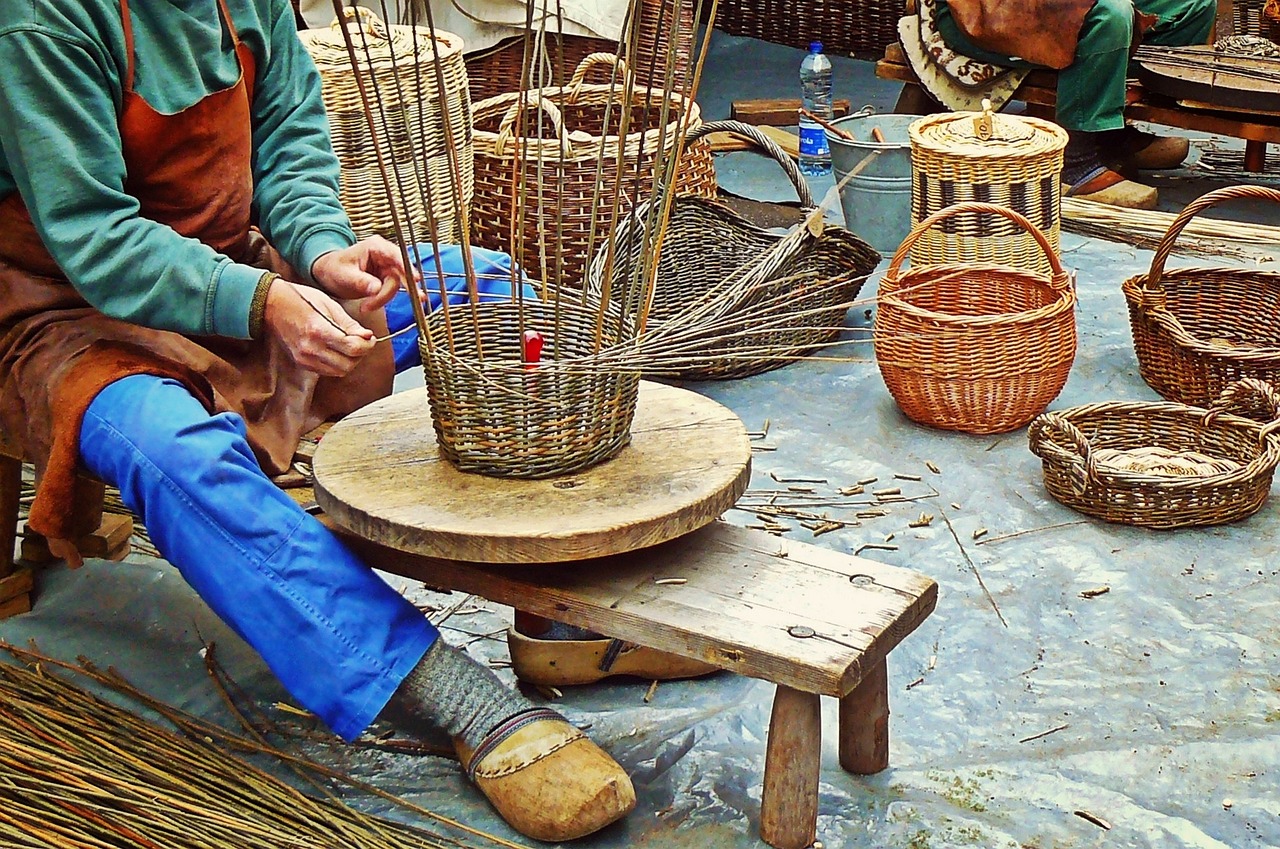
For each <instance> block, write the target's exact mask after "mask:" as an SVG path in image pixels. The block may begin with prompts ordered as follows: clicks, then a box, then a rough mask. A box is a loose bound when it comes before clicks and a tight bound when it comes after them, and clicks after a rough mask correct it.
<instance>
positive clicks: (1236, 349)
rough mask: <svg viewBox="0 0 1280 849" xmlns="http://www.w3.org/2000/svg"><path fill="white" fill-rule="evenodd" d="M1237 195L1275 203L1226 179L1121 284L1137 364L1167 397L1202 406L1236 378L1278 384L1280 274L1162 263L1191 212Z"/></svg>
mask: <svg viewBox="0 0 1280 849" xmlns="http://www.w3.org/2000/svg"><path fill="white" fill-rule="evenodd" d="M1237 198H1254V199H1261V200H1269V201H1272V202H1274V203H1280V191H1277V190H1276V189H1270V188H1264V187H1262V186H1230V187H1228V188H1224V189H1218V190H1217V191H1213V192H1209V193H1208V194H1206V195H1203V196H1201V197H1200V198H1198V199H1196V200H1195V201H1192V202H1191V203H1190V204H1188V205H1187V207H1186V208H1185V209H1184V210H1182V213H1181V214H1180V215H1179V216H1178V217H1177V218H1175V219H1174V221H1173V223H1172V224H1171V225H1170V226H1169V230H1168V232H1167V233H1165V235H1164V237H1163V238H1162V239H1161V240H1160V245H1159V246H1158V248H1157V249H1156V254H1155V256H1154V257H1153V258H1152V260H1151V269H1150V271H1149V272H1148V273H1146V274H1139V275H1136V276H1134V277H1130V278H1129V279H1128V280H1125V281H1124V283H1123V285H1122V287H1121V288H1122V290H1123V291H1124V296H1125V300H1126V301H1127V302H1128V305H1129V323H1130V327H1131V328H1132V330H1133V346H1134V351H1135V353H1136V354H1137V357H1138V370H1139V372H1140V373H1141V375H1142V379H1143V380H1145V381H1146V382H1147V383H1148V384H1150V386H1151V388H1152V389H1154V390H1156V391H1157V392H1159V393H1160V394H1161V395H1162V396H1164V397H1165V398H1167V399H1169V400H1170V401H1178V402H1181V403H1183V404H1191V405H1194V406H1198V407H1205V406H1208V405H1209V404H1211V403H1213V401H1214V399H1216V398H1217V397H1218V396H1219V395H1220V394H1221V393H1222V391H1223V390H1224V389H1225V388H1226V387H1228V386H1230V385H1231V384H1232V383H1235V382H1236V381H1237V380H1240V379H1241V378H1245V377H1255V378H1258V379H1259V380H1263V381H1266V382H1268V383H1273V384H1277V383H1280V273H1276V272H1274V271H1261V270H1257V269H1251V268H1196V267H1193V268H1180V269H1176V270H1173V271H1166V270H1165V267H1164V266H1165V262H1166V261H1167V260H1168V258H1169V254H1170V252H1171V251H1172V250H1173V247H1174V243H1175V242H1176V241H1177V238H1178V235H1179V234H1180V233H1181V232H1182V230H1183V229H1184V228H1185V227H1186V226H1187V224H1189V223H1190V221H1191V219H1192V218H1193V217H1195V215H1196V214H1197V213H1199V212H1202V211H1203V210H1205V209H1208V208H1209V207H1211V206H1215V205H1216V204H1219V203H1223V202H1225V201H1228V200H1233V199H1237Z"/></svg>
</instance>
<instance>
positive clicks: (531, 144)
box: [471, 53, 716, 291]
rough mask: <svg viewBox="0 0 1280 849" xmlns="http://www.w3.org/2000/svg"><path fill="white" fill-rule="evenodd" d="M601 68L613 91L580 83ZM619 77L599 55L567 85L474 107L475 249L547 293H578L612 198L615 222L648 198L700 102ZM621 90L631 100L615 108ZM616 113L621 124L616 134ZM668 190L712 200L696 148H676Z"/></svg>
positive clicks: (620, 71) (711, 172) (709, 172)
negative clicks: (535, 280) (498, 257)
mask: <svg viewBox="0 0 1280 849" xmlns="http://www.w3.org/2000/svg"><path fill="white" fill-rule="evenodd" d="M599 66H608V67H610V68H611V69H615V71H616V73H615V74H612V75H611V80H612V82H611V83H610V84H599V83H587V82H586V75H587V73H588V72H589V71H590V70H591V69H592V68H593V67H599ZM626 74H627V70H626V66H625V64H624V63H621V62H619V60H618V59H617V57H616V56H613V55H611V54H605V53H596V54H592V55H591V56H588V57H587V58H586V59H584V60H583V62H582V63H581V64H580V65H579V66H578V68H577V70H576V71H575V72H574V75H573V79H572V80H570V83H569V85H567V86H553V87H548V88H543V89H532V90H530V91H526V92H523V93H521V92H513V93H509V94H503V95H499V96H497V97H491V98H489V99H488V100H484V101H482V102H480V103H478V104H476V107H475V163H476V185H475V194H474V196H473V203H472V211H471V221H472V231H471V232H472V238H473V241H475V242H476V244H478V245H479V246H481V247H485V248H491V249H494V250H500V251H505V252H507V253H509V254H511V255H512V256H513V257H515V258H516V260H517V261H518V262H519V263H520V265H521V267H522V268H524V270H525V271H526V272H527V273H528V274H530V275H531V276H534V277H539V278H541V279H542V280H543V281H545V282H546V283H547V285H548V286H549V287H552V288H564V289H571V290H577V291H582V290H583V289H584V287H585V283H586V271H587V265H588V264H589V263H590V261H591V256H592V255H593V254H594V252H595V250H596V249H597V248H598V247H599V246H600V245H601V244H602V243H603V242H604V241H606V240H607V238H608V233H609V230H610V226H611V223H612V220H613V219H612V215H611V210H612V208H613V199H614V197H615V195H616V197H617V198H618V203H619V206H618V214H619V219H618V220H621V216H622V215H625V213H626V212H628V211H629V209H630V208H631V207H632V206H633V205H638V204H639V203H642V202H644V201H645V200H647V199H648V198H649V195H650V193H651V192H652V190H653V183H654V176H655V170H656V166H657V165H658V163H659V162H660V161H661V162H669V160H670V158H671V156H672V155H673V152H674V151H675V149H676V147H677V145H678V144H679V143H680V142H681V134H682V133H683V132H687V131H689V130H692V129H694V128H696V127H697V126H698V125H699V124H701V123H702V119H701V117H700V115H701V113H700V110H699V109H698V104H697V103H695V102H693V101H691V100H689V101H686V100H685V99H684V98H683V97H682V96H681V95H679V94H676V93H664V92H662V91H660V90H658V89H651V88H646V87H644V86H640V85H626V84H624V83H623V82H622V78H623V77H625V75H626ZM628 91H630V95H631V96H630V102H629V103H624V102H623V101H624V99H625V98H624V95H626V94H627V93H628ZM624 107H629V109H624ZM624 113H629V117H628V127H627V132H626V133H625V134H624V135H623V136H622V137H621V138H620V137H619V130H620V129H621V127H622V124H621V120H622V116H623V114H624ZM606 119H607V120H608V122H609V126H607V127H606V126H605V121H606ZM664 119H665V121H664ZM520 126H525V131H524V134H523V136H522V135H521V134H520V133H519V127H520ZM675 187H676V190H677V191H683V192H688V193H691V194H697V195H701V196H703V197H714V196H715V194H716V183H715V165H714V163H713V162H712V161H711V149H710V146H709V145H707V144H706V143H705V141H700V142H695V143H694V144H693V145H690V146H688V147H686V148H685V150H684V155H683V157H682V160H681V162H680V164H679V166H678V167H677V171H676V176H675ZM518 193H523V205H522V204H521V203H520V202H519V201H518V197H517V194H518ZM513 231H514V232H513Z"/></svg>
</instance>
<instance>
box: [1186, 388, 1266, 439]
mask: <svg viewBox="0 0 1280 849" xmlns="http://www.w3.org/2000/svg"><path fill="white" fill-rule="evenodd" d="M1259 402H1261V403H1262V405H1263V406H1264V407H1266V409H1267V423H1266V424H1265V425H1263V428H1262V433H1260V434H1259V439H1260V440H1261V441H1262V442H1266V440H1267V439H1268V438H1269V437H1271V436H1272V435H1274V434H1275V433H1276V432H1277V431H1280V392H1277V391H1276V389H1275V387H1274V386H1272V385H1271V384H1270V383H1267V382H1266V381H1262V380H1258V379H1257V378H1255V377H1246V378H1243V379H1241V380H1237V381H1236V382H1235V383H1233V384H1231V385H1230V386H1228V387H1227V388H1226V389H1223V390H1222V393H1221V394H1220V395H1218V398H1217V400H1215V401H1214V402H1213V406H1212V407H1210V408H1209V410H1208V412H1206V413H1205V414H1204V423H1205V424H1206V425H1208V424H1211V423H1212V422H1213V420H1214V419H1216V418H1217V417H1218V416H1219V415H1220V414H1222V413H1235V414H1236V415H1238V416H1243V417H1245V418H1251V417H1252V415H1251V414H1252V413H1253V412H1254V411H1255V410H1256V409H1257V406H1258V403H1259Z"/></svg>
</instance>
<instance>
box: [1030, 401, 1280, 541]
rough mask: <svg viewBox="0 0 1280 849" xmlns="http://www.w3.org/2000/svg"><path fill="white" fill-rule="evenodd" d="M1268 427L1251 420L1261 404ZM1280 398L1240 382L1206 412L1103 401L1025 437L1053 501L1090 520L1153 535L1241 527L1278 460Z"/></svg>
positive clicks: (1041, 422) (1042, 419)
mask: <svg viewBox="0 0 1280 849" xmlns="http://www.w3.org/2000/svg"><path fill="white" fill-rule="evenodd" d="M1260 405H1261V406H1263V407H1265V408H1266V410H1267V414H1266V415H1267V417H1268V419H1269V422H1270V423H1269V424H1266V425H1263V424H1261V423H1259V422H1258V421H1255V420H1253V419H1250V418H1245V417H1244V415H1241V414H1244V413H1253V412H1254V411H1256V410H1257V409H1258V407H1259V406H1260ZM1277 431H1280V396H1277V394H1276V392H1275V390H1274V389H1273V388H1272V387H1271V386H1270V385H1268V384H1266V383H1263V382H1262V381H1259V380H1252V379H1247V380H1243V381H1239V382H1238V383H1235V384H1233V385H1231V386H1229V387H1228V388H1227V389H1226V390H1224V392H1223V394H1222V396H1221V397H1220V398H1218V399H1217V401H1216V402H1215V403H1214V405H1213V407H1212V408H1211V409H1209V410H1205V409H1204V408H1202V407H1193V406H1190V405H1186V404H1178V403H1173V402H1162V401H1157V402H1119V401H1116V402H1105V403H1099V404H1085V405H1083V406H1079V407H1071V408H1069V409H1066V410H1056V411H1054V412H1051V413H1045V414H1043V415H1041V416H1038V417H1037V418H1036V419H1035V421H1033V422H1032V423H1031V427H1030V429H1029V430H1028V433H1027V436H1028V439H1029V441H1030V445H1031V450H1032V451H1033V452H1034V453H1035V454H1036V455H1037V456H1039V457H1040V458H1041V464H1042V466H1043V468H1044V483H1045V488H1046V489H1048V491H1049V494H1050V495H1052V496H1053V497H1054V498H1055V499H1057V500H1058V501H1060V502H1062V503H1063V504H1065V505H1067V506H1068V507H1071V508H1074V509H1076V510H1079V511H1080V512H1082V513H1085V514H1087V515H1090V516H1096V517H1098V518H1100V519H1105V520H1106V521H1108V522H1119V523H1122V524H1127V525H1140V526H1142V527H1147V528H1183V527H1192V526H1198V525H1220V524H1224V523H1226V522H1234V521H1236V520H1238V519H1243V518H1245V517H1246V516H1250V515H1252V514H1253V513H1255V512H1257V510H1258V508H1260V507H1261V506H1262V504H1263V502H1264V501H1266V498H1267V495H1268V494H1269V493H1270V491H1271V479H1272V475H1273V473H1274V472H1275V468H1276V464H1277V463H1280V434H1278V433H1277Z"/></svg>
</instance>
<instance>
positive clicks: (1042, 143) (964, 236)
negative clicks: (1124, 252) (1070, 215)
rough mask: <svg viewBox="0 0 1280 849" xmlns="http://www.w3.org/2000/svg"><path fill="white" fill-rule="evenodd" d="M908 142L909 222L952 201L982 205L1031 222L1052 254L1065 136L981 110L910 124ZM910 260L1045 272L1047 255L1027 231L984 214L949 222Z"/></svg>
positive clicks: (1052, 127) (1058, 226) (1057, 235)
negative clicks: (909, 173)
mask: <svg viewBox="0 0 1280 849" xmlns="http://www.w3.org/2000/svg"><path fill="white" fill-rule="evenodd" d="M908 136H909V137H910V139H911V172H912V182H911V220H912V223H913V224H916V223H919V222H920V221H923V220H924V219H926V218H928V217H929V216H930V215H933V214H934V213H935V212H938V211H939V210H941V209H945V208H947V207H949V206H952V205H954V204H957V203H963V202H966V201H975V202H977V203H990V204H995V205H997V206H1004V207H1007V208H1009V209H1012V210H1013V211H1014V212H1017V213H1019V214H1020V215H1022V216H1023V217H1024V218H1026V219H1028V220H1029V221H1031V222H1032V223H1034V224H1035V226H1036V229H1037V230H1039V231H1040V233H1041V234H1043V236H1044V238H1045V239H1046V240H1047V241H1048V243H1049V245H1050V246H1051V247H1052V249H1053V253H1054V254H1056V253H1057V252H1058V250H1059V245H1060V239H1061V232H1062V216H1061V211H1060V209H1059V207H1060V205H1061V199H1062V186H1061V183H1060V181H1061V175H1062V151H1063V149H1064V148H1065V147H1066V145H1067V132H1066V130H1064V129H1062V128H1061V127H1059V126H1058V125H1056V124H1053V123H1050V122H1048V121H1041V120H1039V119H1038V118H1026V117H1021V116H1014V115H1001V114H993V113H992V112H991V111H990V110H988V111H986V112H953V113H950V114H942V115H929V116H926V117H924V118H920V119H919V120H917V121H914V122H913V123H912V124H911V126H910V128H909V129H908ZM911 262H912V263H913V264H915V265H936V264H940V263H944V262H992V263H996V264H999V265H1004V266H1008V267H1010V268H1022V269H1027V270H1029V271H1036V272H1039V273H1041V274H1048V273H1050V263H1049V261H1048V257H1047V255H1046V254H1045V252H1044V251H1043V250H1042V249H1041V248H1040V245H1039V243H1038V241H1037V240H1036V239H1035V238H1033V237H1032V235H1031V233H1029V232H1027V231H1025V230H1023V229H1021V228H1019V227H1018V226H1016V225H1015V224H1013V223H1012V222H1008V221H1002V220H994V221H993V220H992V219H991V218H990V217H989V216H980V217H979V216H972V215H970V216H952V217H951V218H950V219H948V220H947V221H945V222H944V223H943V225H942V226H940V227H935V228H933V229H932V230H930V231H929V232H928V233H926V234H925V235H924V236H922V237H921V238H920V240H919V241H918V242H917V243H916V245H915V247H914V248H912V250H911Z"/></svg>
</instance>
